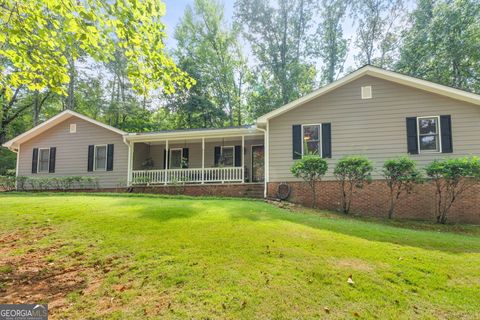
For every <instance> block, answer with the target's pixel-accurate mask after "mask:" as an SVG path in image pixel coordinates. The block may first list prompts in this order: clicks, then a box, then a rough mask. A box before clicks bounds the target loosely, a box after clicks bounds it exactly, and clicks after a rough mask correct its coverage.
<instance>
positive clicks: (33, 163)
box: [17, 148, 38, 173]
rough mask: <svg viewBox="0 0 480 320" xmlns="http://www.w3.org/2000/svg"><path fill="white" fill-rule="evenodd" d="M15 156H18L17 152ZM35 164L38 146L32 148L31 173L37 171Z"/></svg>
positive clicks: (36, 162)
mask: <svg viewBox="0 0 480 320" xmlns="http://www.w3.org/2000/svg"><path fill="white" fill-rule="evenodd" d="M17 157H18V154H17ZM37 164H38V148H33V154H32V173H37Z"/></svg>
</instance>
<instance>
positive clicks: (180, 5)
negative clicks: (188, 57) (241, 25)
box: [163, 0, 415, 70]
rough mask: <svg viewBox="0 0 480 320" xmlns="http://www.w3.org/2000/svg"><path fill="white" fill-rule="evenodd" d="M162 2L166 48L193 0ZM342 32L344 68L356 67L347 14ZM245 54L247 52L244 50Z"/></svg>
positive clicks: (228, 6) (409, 0)
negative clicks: (345, 49) (345, 48)
mask: <svg viewBox="0 0 480 320" xmlns="http://www.w3.org/2000/svg"><path fill="white" fill-rule="evenodd" d="M265 1H267V0H265ZM164 2H165V4H166V7H167V12H166V15H165V17H163V22H164V23H165V24H166V26H167V34H168V39H167V48H169V49H172V48H174V47H175V45H176V42H175V39H173V33H174V30H175V27H176V26H177V24H178V23H179V22H180V19H181V18H182V16H183V12H184V10H185V8H186V7H187V6H188V5H191V6H192V5H193V2H194V0H164ZM414 2H415V1H414V0H406V5H407V8H408V9H409V10H411V9H412V8H413V6H414ZM222 3H223V5H224V7H225V17H226V18H227V19H228V21H231V20H232V19H233V4H234V0H226V1H222ZM343 33H344V37H345V38H346V39H349V50H348V54H347V59H346V61H345V66H344V70H347V69H349V68H350V67H351V68H354V69H355V68H356V67H357V66H356V64H355V59H354V57H355V54H356V52H357V50H356V49H355V46H354V37H355V26H354V21H353V20H352V18H351V17H349V16H348V15H347V17H346V18H345V21H344V23H343ZM246 54H248V52H246Z"/></svg>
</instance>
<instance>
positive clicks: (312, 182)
mask: <svg viewBox="0 0 480 320" xmlns="http://www.w3.org/2000/svg"><path fill="white" fill-rule="evenodd" d="M327 170H328V164H327V161H325V159H322V158H321V157H319V156H317V155H307V156H304V157H303V158H302V159H301V160H298V161H296V162H295V163H294V164H293V166H292V167H291V168H290V171H291V172H292V174H293V175H294V176H295V177H297V178H302V179H303V180H305V182H307V183H308V185H309V186H310V189H311V191H312V207H314V208H315V207H316V205H317V193H316V188H315V186H316V183H317V181H320V180H321V179H322V177H323V176H324V175H325V173H326V172H327Z"/></svg>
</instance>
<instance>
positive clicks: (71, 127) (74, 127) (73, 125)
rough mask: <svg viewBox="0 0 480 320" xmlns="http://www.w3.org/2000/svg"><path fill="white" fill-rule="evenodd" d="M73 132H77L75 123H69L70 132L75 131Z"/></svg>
mask: <svg viewBox="0 0 480 320" xmlns="http://www.w3.org/2000/svg"><path fill="white" fill-rule="evenodd" d="M75 132H77V124H76V123H70V133H75Z"/></svg>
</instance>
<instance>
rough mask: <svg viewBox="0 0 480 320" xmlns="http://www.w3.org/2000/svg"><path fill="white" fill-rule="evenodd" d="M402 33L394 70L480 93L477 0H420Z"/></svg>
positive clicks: (478, 8) (479, 38)
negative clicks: (401, 42) (410, 25)
mask: <svg viewBox="0 0 480 320" xmlns="http://www.w3.org/2000/svg"><path fill="white" fill-rule="evenodd" d="M410 20H411V24H412V27H411V28H410V29H409V30H408V31H407V32H405V34H404V36H403V46H402V47H401V50H400V59H399V61H398V63H397V64H396V65H395V69H396V70H398V71H400V72H403V73H406V74H409V75H412V76H415V77H420V78H424V79H426V80H430V81H434V82H438V83H441V84H444V85H447V86H452V87H455V88H459V89H463V90H468V91H473V92H480V5H479V2H478V0H458V1H433V0H419V3H418V6H417V8H416V10H415V11H414V12H413V13H412V15H411V18H410Z"/></svg>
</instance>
